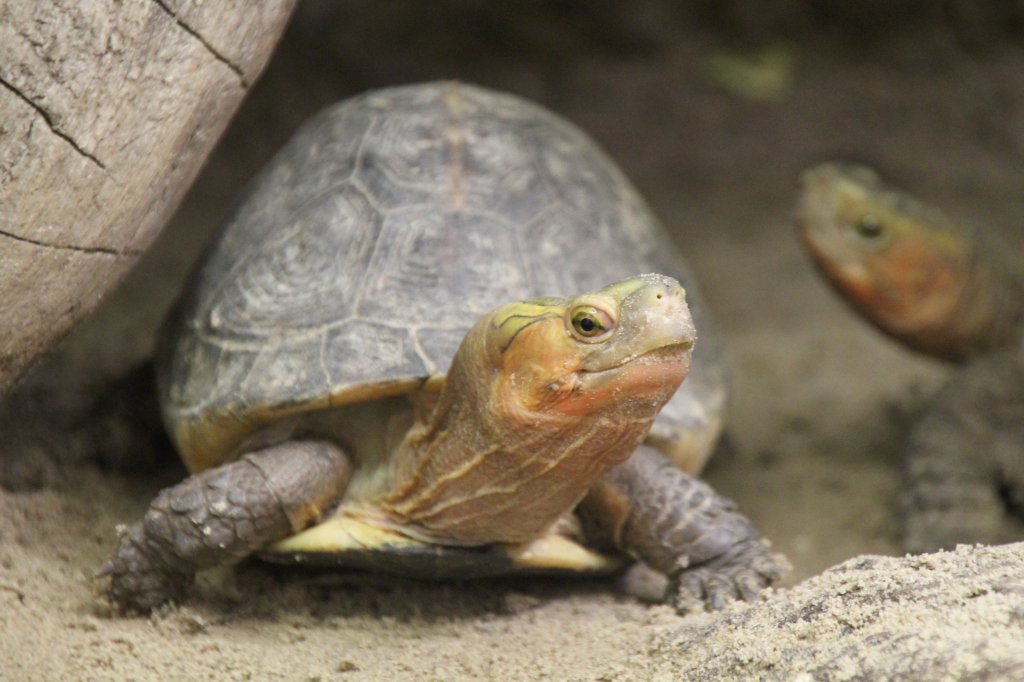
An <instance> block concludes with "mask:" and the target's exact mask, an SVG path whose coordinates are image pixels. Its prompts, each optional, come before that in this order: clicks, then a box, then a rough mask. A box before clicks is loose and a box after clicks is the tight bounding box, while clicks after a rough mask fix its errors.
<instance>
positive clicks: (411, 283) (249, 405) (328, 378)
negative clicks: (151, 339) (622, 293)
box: [161, 82, 724, 424]
mask: <svg viewBox="0 0 1024 682" xmlns="http://www.w3.org/2000/svg"><path fill="white" fill-rule="evenodd" d="M651 271H658V272H663V273H665V274H668V275H672V276H675V277H677V278H678V279H680V280H681V281H682V283H683V285H684V287H685V288H686V290H687V295H688V300H689V302H690V305H691V308H692V309H693V311H694V315H695V318H696V322H697V325H698V330H699V333H700V335H701V341H700V342H699V343H698V346H697V351H696V353H697V356H696V359H695V362H694V369H693V372H692V374H691V377H690V379H688V381H687V382H686V384H684V388H683V389H682V390H681V392H680V395H679V396H677V397H676V398H675V399H674V400H673V401H672V403H670V404H669V406H668V407H667V408H666V410H665V412H664V415H665V416H664V419H666V420H668V421H669V422H670V423H678V424H684V423H685V422H686V421H687V419H688V418H691V417H692V416H693V415H694V414H695V413H696V412H698V411H700V410H702V409H707V410H710V411H712V412H714V411H716V410H718V409H719V408H720V407H721V405H720V403H721V402H722V401H723V400H724V378H723V373H722V367H721V362H720V360H719V358H718V352H719V351H718V349H717V345H718V344H717V341H715V340H713V339H712V334H713V331H712V330H711V328H710V322H709V321H708V320H707V317H706V315H705V313H704V311H703V310H702V305H701V302H700V301H699V294H698V292H697V290H696V287H695V284H694V281H693V278H692V277H691V276H690V274H689V273H688V272H687V270H686V268H685V265H683V263H682V260H681V259H680V258H679V256H678V254H677V252H676V250H675V247H674V246H673V245H672V244H671V242H670V240H669V239H668V237H667V236H666V235H665V233H664V232H663V231H662V229H661V227H660V226H659V225H658V224H657V222H656V220H655V219H654V218H653V216H652V215H651V214H650V211H649V210H648V209H647V208H646V206H645V204H644V202H643V200H642V199H641V198H640V197H639V195H638V194H637V193H636V191H635V190H634V189H633V187H632V186H631V185H630V183H629V182H628V181H627V180H626V179H625V178H624V177H623V176H622V174H621V173H620V172H619V171H618V169H617V168H616V167H615V166H614V164H612V163H611V162H610V161H609V160H608V159H607V157H606V156H605V155H604V154H603V153H602V152H601V150H600V149H599V148H598V147H597V146H596V145H595V144H594V143H593V142H592V141H591V140H590V139H589V138H588V137H587V136H586V135H585V134H584V133H582V132H581V131H580V130H579V129H577V128H576V127H574V126H572V125H571V124H569V123H567V122H565V121H563V120H562V119H560V118H558V117H556V116H554V115H553V114H551V113H549V112H547V111H545V110H544V109H542V108H540V107H538V106H536V105H533V104H531V103H529V102H526V101H525V100H522V99H519V98H516V97H512V96H508V95H501V94H497V93H493V92H490V91H487V90H483V89H480V88H476V87H471V86H466V85H462V84H458V83H450V82H441V83H431V84H426V85H418V86H409V87H399V88H393V89H388V90H381V91H376V92H372V93H370V94H368V95H365V96H363V97H359V98H355V99H352V100H348V101H346V102H343V103H341V104H340V105H337V106H335V107H332V108H330V109H327V110H326V111H324V112H322V113H321V114H320V115H319V116H317V117H316V118H314V119H313V120H311V121H310V122H309V123H308V124H306V125H305V126H304V127H303V128H302V130H300V131H299V133H298V134H297V135H296V136H295V137H294V138H293V139H292V141H291V142H290V143H289V144H288V145H286V146H285V147H284V149H282V150H281V152H279V154H278V155H277V156H276V158H275V159H274V160H273V161H272V162H271V163H270V164H269V165H268V167H267V169H265V170H264V172H263V173H262V174H261V175H260V176H259V177H258V178H256V180H255V181H254V182H253V183H252V185H251V187H250V189H249V191H248V193H247V195H246V197H245V198H244V200H243V202H242V203H241V204H240V207H239V209H238V211H237V213H236V214H235V216H234V217H233V219H232V220H231V221H230V223H229V224H228V225H227V226H226V228H225V229H224V230H223V231H222V233H221V235H220V236H219V238H218V241H217V242H216V243H215V244H214V246H213V247H212V249H211V250H210V251H209V253H208V256H207V260H206V261H205V262H204V263H203V264H202V266H201V268H200V270H199V271H198V272H197V274H196V279H195V280H194V281H193V283H192V285H191V287H190V294H189V295H187V296H186V298H185V299H184V301H183V302H182V304H181V306H180V308H179V310H178V312H177V319H176V322H175V323H174V325H175V326H176V329H174V330H173V333H172V334H171V335H170V336H169V337H168V340H167V341H166V343H165V345H164V347H163V349H162V351H161V355H162V356H163V357H162V360H161V362H162V365H163V369H162V372H163V374H164V377H165V378H164V380H163V385H164V387H165V390H166V391H167V395H166V396H165V400H164V405H165V418H167V420H168V421H169V422H170V423H172V424H173V423H175V422H177V421H178V420H182V419H190V418H196V417H198V416H204V415H205V416H209V415H214V416H217V417H223V416H224V415H229V416H232V417H244V416H245V415H246V414H247V413H248V412H249V411H251V410H254V409H260V410H266V409H270V410H273V409H274V408H275V407H277V406H282V405H301V404H303V403H307V402H308V403H311V404H312V403H314V402H316V401H318V400H320V401H322V400H323V399H324V398H325V396H328V395H331V396H333V397H334V398H335V399H336V400H340V401H343V400H345V396H346V394H350V393H352V392H353V391H354V390H355V389H358V388H360V387H365V386H367V385H374V384H380V383H382V382H394V381H401V380H413V379H416V378H421V377H425V376H428V375H430V374H433V373H436V372H444V371H446V369H447V367H448V364H449V362H450V360H451V357H452V356H453V355H454V352H455V350H456V348H457V347H458V344H459V342H460V341H461V339H462V336H463V335H464V333H465V331H466V330H467V329H468V328H469V327H470V326H471V325H472V323H473V322H474V321H475V320H476V319H477V318H478V317H479V316H480V315H482V314H484V313H486V312H487V311H489V310H491V309H492V308H494V307H495V306H497V305H499V304H501V303H504V302H507V301H511V300H518V299H524V298H529V297H534V296H539V295H568V294H572V293H578V292H582V291H587V290H592V289H596V288H599V287H601V286H604V285H606V284H608V283H610V282H613V281H616V280H618V279H621V278H624V277H628V276H633V275H636V274H639V273H643V272H651ZM182 343H184V344H187V346H188V348H187V349H183V348H181V346H180V345H181V344H182ZM709 401H710V402H711V403H714V404H710V405H709Z"/></svg>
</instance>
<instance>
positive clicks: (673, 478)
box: [579, 445, 789, 612]
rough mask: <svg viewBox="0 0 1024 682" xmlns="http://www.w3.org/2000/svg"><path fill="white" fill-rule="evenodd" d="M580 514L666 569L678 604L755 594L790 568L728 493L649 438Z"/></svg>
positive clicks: (592, 532) (604, 536)
mask: <svg viewBox="0 0 1024 682" xmlns="http://www.w3.org/2000/svg"><path fill="white" fill-rule="evenodd" d="M579 514H580V518H581V520H582V521H583V524H584V528H585V531H586V533H587V535H588V536H590V537H591V538H592V539H595V540H596V541H598V542H599V543H603V544H604V545H606V546H612V547H614V548H616V549H619V550H622V551H626V552H629V553H631V554H633V555H635V556H637V557H638V558H640V559H641V560H643V561H644V562H645V563H647V564H648V565H649V566H651V567H652V568H654V569H656V570H658V571H661V572H662V573H664V574H665V575H667V576H668V578H669V587H668V591H667V593H666V595H665V599H666V601H668V602H670V603H672V605H673V606H675V608H676V609H677V610H678V611H680V612H687V611H690V610H694V609H696V608H699V607H700V606H701V605H702V604H703V605H706V606H707V607H708V608H711V609H720V608H722V607H723V606H724V605H725V604H726V603H727V602H728V601H730V600H732V599H736V598H740V599H744V600H747V601H751V600H753V599H755V598H756V597H757V594H758V593H759V592H760V591H761V590H762V589H763V588H765V587H767V586H768V585H770V584H772V583H773V582H774V581H776V580H777V579H778V578H779V577H780V576H781V575H782V574H783V573H784V572H785V571H786V570H788V568H789V564H788V562H787V561H786V560H785V558H783V557H782V556H781V555H775V554H772V552H771V551H770V549H769V547H768V544H767V543H766V542H765V541H764V540H762V539H761V537H760V535H759V534H758V532H757V531H756V530H755V529H754V526H753V525H752V524H751V523H750V521H749V520H747V518H746V517H745V516H743V515H742V514H740V513H739V512H738V511H736V505H735V504H734V503H733V502H732V501H731V500H729V499H727V498H725V497H723V496H722V495H719V494H718V493H716V492H715V491H714V490H713V489H712V488H711V486H709V485H707V484H706V483H704V482H703V481H700V480H698V479H696V478H694V477H692V476H690V475H689V474H687V473H685V472H683V471H681V470H680V469H678V468H676V467H675V466H674V465H673V464H672V463H671V462H669V460H668V459H666V458H665V457H664V456H663V455H662V454H661V453H660V452H658V451H657V450H655V449H654V448H652V447H650V446H646V445H644V446H641V447H640V448H639V449H638V450H637V451H636V452H635V453H633V455H632V456H631V457H630V458H629V459H628V460H627V461H625V462H623V463H622V464H620V465H618V466H617V467H615V468H614V469H612V470H611V471H609V472H608V473H607V474H606V475H605V476H604V478H602V479H601V481H600V482H598V484H597V485H596V486H594V488H592V489H591V491H590V492H589V493H588V494H587V496H586V497H585V498H584V499H583V501H582V502H581V503H580V505H579Z"/></svg>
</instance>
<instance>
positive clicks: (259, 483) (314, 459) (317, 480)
mask: <svg viewBox="0 0 1024 682" xmlns="http://www.w3.org/2000/svg"><path fill="white" fill-rule="evenodd" d="M351 472H352V467H351V464H350V462H349V458H348V457H347V456H346V455H345V453H344V452H342V450H341V449H340V448H338V447H337V446H336V445H334V444H332V443H328V442H324V441H312V440H311V441H292V442H287V443H283V444H280V445H276V446H273V447H270V448H266V449H264V450H259V451H255V452H251V453H249V454H247V455H245V456H244V457H242V458H240V459H238V460H236V461H233V462H229V463H228V464H224V465H222V466H219V467H216V468H214V469H209V470H207V471H204V472H201V473H199V474H195V475H193V476H190V477H189V478H187V479H186V480H184V481H182V482H181V483H179V484H178V485H176V486H173V487H171V488H167V489H166V490H163V491H162V492H161V493H160V494H159V495H157V496H156V498H155V499H154V500H153V502H152V503H151V504H150V507H149V510H148V511H147V512H146V515H145V517H144V518H143V519H142V520H141V521H139V522H137V523H135V524H133V525H132V526H131V527H130V528H128V529H126V530H124V531H123V532H122V533H121V537H120V541H119V543H118V546H117V548H116V549H115V550H114V553H113V555H112V556H111V558H110V559H109V560H108V561H107V562H106V564H104V566H103V568H102V569H101V570H100V575H101V576H107V577H108V578H109V584H108V586H107V589H106V594H107V597H108V598H109V599H110V601H111V603H112V604H113V605H114V606H115V607H116V608H118V609H119V610H121V611H137V612H146V611H149V610H150V609H152V608H154V607H156V606H158V605H159V604H161V603H163V602H165V601H168V600H172V599H179V598H181V596H183V594H184V592H185V590H186V589H187V588H188V586H189V585H190V584H191V582H192V579H193V577H194V575H195V573H196V571H199V570H202V569H205V568H212V567H214V566H220V565H225V564H231V563H235V562H237V561H240V560H241V559H244V558H245V557H246V556H248V555H249V554H251V553H253V552H254V551H256V550H257V549H259V548H261V547H263V546H265V545H267V544H268V543H271V542H274V541H276V540H279V539H281V538H283V537H285V536H287V535H290V534H291V533H293V532H295V531H297V530H300V529H302V528H304V527H305V526H307V525H309V524H310V523H312V522H314V521H316V520H317V519H319V517H320V515H321V513H322V512H323V511H324V510H326V509H327V508H329V507H330V506H331V505H332V504H333V503H334V502H335V501H336V500H337V499H338V498H339V497H340V495H341V493H342V492H343V491H344V489H345V487H346V485H347V484H348V481H349V478H350V477H351Z"/></svg>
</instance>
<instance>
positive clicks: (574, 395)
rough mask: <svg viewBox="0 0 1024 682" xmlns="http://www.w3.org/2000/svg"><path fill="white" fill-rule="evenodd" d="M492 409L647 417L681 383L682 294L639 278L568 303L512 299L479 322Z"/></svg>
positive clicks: (686, 352)
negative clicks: (490, 377) (620, 413)
mask: <svg viewBox="0 0 1024 682" xmlns="http://www.w3.org/2000/svg"><path fill="white" fill-rule="evenodd" d="M482 325H483V327H482V329H481V331H482V332H483V334H484V345H485V353H486V356H487V359H488V362H489V363H490V365H491V367H492V368H493V370H494V372H495V382H496V383H495V386H494V389H495V390H494V392H492V395H493V396H494V397H495V399H496V400H497V401H498V402H499V404H498V405H496V406H495V407H496V408H497V409H501V410H506V411H509V412H525V413H527V414H530V415H533V416H534V417H536V416H537V415H539V414H543V415H547V416H551V417H557V416H559V415H561V416H566V417H573V418H580V417H584V416H586V415H589V414H591V413H594V412H600V411H603V410H604V409H606V408H610V407H613V406H614V408H615V409H621V410H623V411H625V412H631V413H632V412H636V413H649V414H650V417H651V419H653V417H654V416H655V415H656V414H657V412H658V410H660V409H661V407H662V406H663V405H664V404H665V403H666V402H667V401H668V400H669V398H671V397H672V395H673V394H674V393H675V392H676V389H678V388H679V384H680V383H681V382H682V381H683V379H684V378H685V377H686V374H687V371H688V370H689V365H690V355H691V352H692V349H693V344H694V340H695V336H696V335H695V332H694V327H693V321H692V319H691V317H690V311H689V308H688V307H687V305H686V295H685V292H684V291H683V288H682V287H681V286H680V285H679V283H678V282H677V281H676V280H674V279H672V278H670V277H665V276H663V275H643V276H640V277H635V278H632V279H628V280H624V281H622V282H617V283H615V284H612V285H610V286H607V287H605V288H603V289H601V290H599V291H595V292H592V293H588V294H583V295H581V296H576V297H573V298H568V299H552V298H549V299H539V300H534V301H525V302H521V303H512V304H509V305H506V306H503V307H501V308H499V309H498V310H496V311H494V313H493V314H491V315H490V316H489V317H488V318H486V319H485V320H484V321H482Z"/></svg>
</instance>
